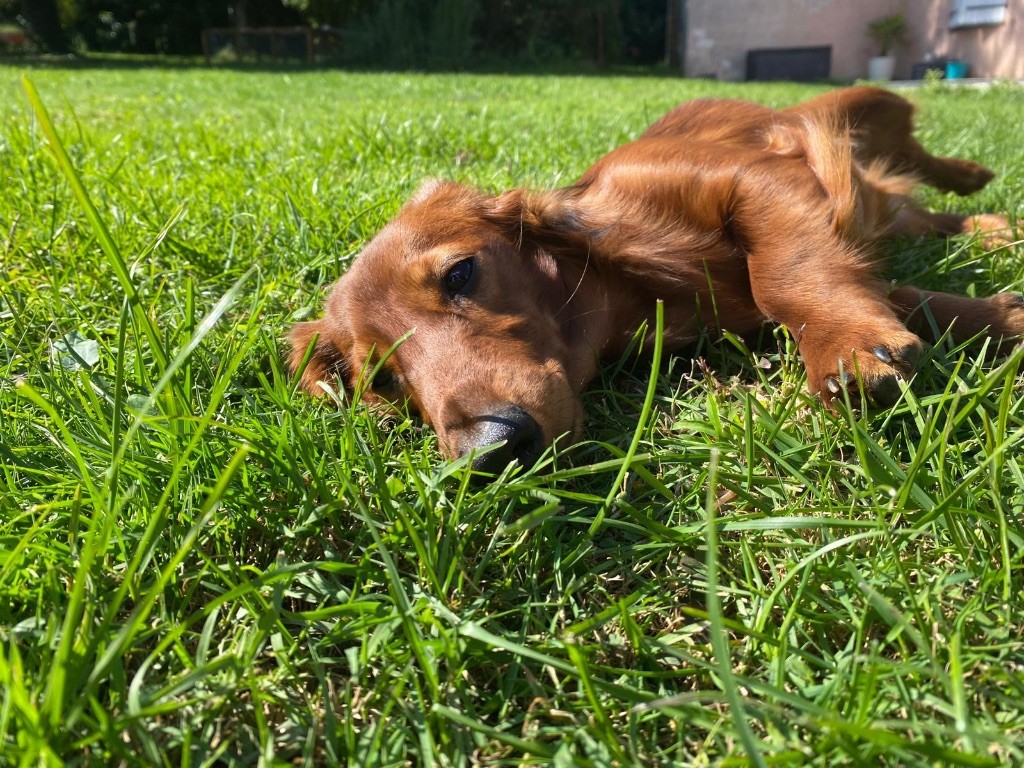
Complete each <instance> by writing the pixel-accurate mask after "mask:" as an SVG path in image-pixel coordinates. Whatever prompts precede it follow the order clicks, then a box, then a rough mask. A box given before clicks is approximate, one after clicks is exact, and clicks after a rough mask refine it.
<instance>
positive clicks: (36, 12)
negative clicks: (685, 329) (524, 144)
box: [0, 0, 665, 68]
mask: <svg viewBox="0 0 1024 768" xmlns="http://www.w3.org/2000/svg"><path fill="white" fill-rule="evenodd" d="M0 15H3V16H5V17H7V18H8V19H9V20H10V19H21V20H22V21H23V22H25V23H26V25H27V26H28V27H29V28H30V29H33V30H34V31H35V32H36V35H37V39H38V40H39V42H40V44H41V45H43V46H45V47H48V48H49V49H51V50H57V51H66V50H68V49H69V48H70V47H77V48H78V49H87V50H90V51H118V52H133V53H162V54H196V53H199V52H200V38H199V33H200V31H201V30H202V29H203V28H205V27H223V26H232V25H236V24H237V25H249V26H273V25H291V24H312V25H314V26H320V25H329V26H332V27H335V28H338V29H341V30H342V31H343V33H344V36H343V41H344V43H343V46H342V49H341V53H340V54H339V59H340V60H342V61H348V62H355V63H361V64H375V65H380V66H388V67H402V68H407V67H434V68H448V67H464V66H467V65H468V64H470V63H471V62H475V63H478V64H479V63H481V62H483V63H492V64H493V63H495V62H498V61H520V62H523V63H536V62H539V61H559V60H568V59H571V60H577V61H578V60H582V61H591V62H596V63H598V64H607V63H614V62H620V63H633V64H654V63H658V62H659V61H661V60H662V59H663V57H664V53H665V2H664V0H630V2H623V0H497V2H493V3H491V2H487V3H483V2H481V0H380V1H379V2H369V1H368V0H175V2H166V0H0Z"/></svg>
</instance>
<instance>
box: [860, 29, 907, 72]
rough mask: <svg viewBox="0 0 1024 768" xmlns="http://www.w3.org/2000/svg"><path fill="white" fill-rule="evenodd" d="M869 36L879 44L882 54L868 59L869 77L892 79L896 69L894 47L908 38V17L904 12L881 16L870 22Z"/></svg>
mask: <svg viewBox="0 0 1024 768" xmlns="http://www.w3.org/2000/svg"><path fill="white" fill-rule="evenodd" d="M868 37H870V38H871V39H872V40H874V41H875V42H876V43H877V44H878V48H879V50H880V51H881V55H879V56H872V57H871V58H870V59H868V79H870V80H892V73H893V71H894V70H895V69H896V56H895V55H894V54H893V49H895V48H896V46H898V45H902V44H903V43H905V42H906V40H907V17H906V16H904V15H903V14H902V13H894V14H892V15H891V16H881V17H879V18H877V19H875V20H874V21H872V22H870V23H869V24H868Z"/></svg>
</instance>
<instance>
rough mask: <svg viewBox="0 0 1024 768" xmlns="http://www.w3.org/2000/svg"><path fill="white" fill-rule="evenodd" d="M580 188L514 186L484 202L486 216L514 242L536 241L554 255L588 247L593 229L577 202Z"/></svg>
mask: <svg viewBox="0 0 1024 768" xmlns="http://www.w3.org/2000/svg"><path fill="white" fill-rule="evenodd" d="M577 194H578V188H575V187H569V188H566V189H556V190H550V191H544V192H531V191H528V190H525V189H513V190H510V191H508V192H503V193H502V194H500V195H497V196H495V197H492V198H488V199H487V200H486V202H485V203H484V218H485V219H487V220H488V221H489V222H491V223H492V224H495V225H497V226H498V228H499V229H501V231H502V233H503V234H504V235H505V237H507V238H508V239H509V240H511V241H512V242H514V243H518V244H519V245H520V246H522V245H523V244H534V245H537V246H540V247H541V248H543V249H544V250H546V251H549V252H550V253H551V254H552V255H559V254H560V253H561V252H569V253H579V252H581V251H582V252H584V253H585V252H586V251H587V250H588V244H589V241H590V239H591V237H592V236H593V234H594V233H593V232H592V231H591V229H590V228H589V227H588V226H587V224H586V223H585V221H584V219H583V216H582V214H581V212H580V209H579V207H578V206H577V205H576V196H577Z"/></svg>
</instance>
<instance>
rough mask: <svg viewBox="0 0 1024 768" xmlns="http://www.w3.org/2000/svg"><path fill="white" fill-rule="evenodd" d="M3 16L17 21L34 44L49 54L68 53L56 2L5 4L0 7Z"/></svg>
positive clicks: (36, 1)
mask: <svg viewBox="0 0 1024 768" xmlns="http://www.w3.org/2000/svg"><path fill="white" fill-rule="evenodd" d="M0 8H2V10H3V11H4V13H5V15H8V14H9V15H11V16H13V17H14V18H15V19H17V20H18V21H19V22H20V23H21V25H22V26H23V27H24V28H25V31H26V32H27V33H28V35H29V37H31V38H32V39H33V40H34V41H35V42H36V43H38V44H39V45H41V46H42V47H43V48H45V49H46V50H48V51H50V52H51V53H68V52H69V51H70V47H69V46H68V39H67V36H66V35H65V34H64V28H63V27H62V26H61V18H60V16H61V14H60V8H59V7H58V5H57V0H24V2H5V3H3V5H2V6H0Z"/></svg>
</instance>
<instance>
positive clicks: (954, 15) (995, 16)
mask: <svg viewBox="0 0 1024 768" xmlns="http://www.w3.org/2000/svg"><path fill="white" fill-rule="evenodd" d="M1005 20H1006V0H953V10H952V11H950V14H949V28H950V29H960V28H961V27H982V26H989V25H992V24H1002V23H1003V21H1005Z"/></svg>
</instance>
